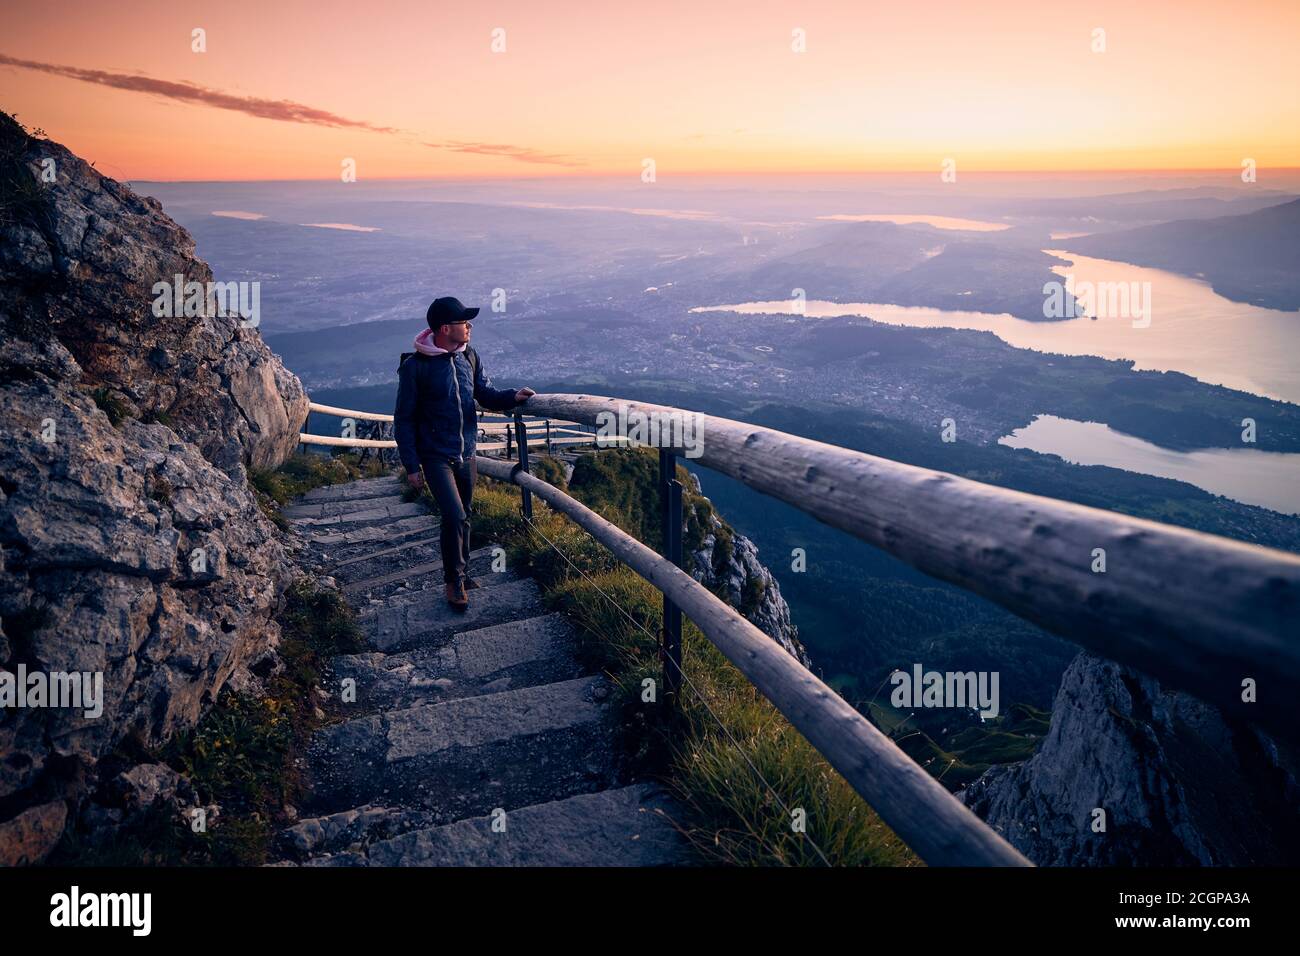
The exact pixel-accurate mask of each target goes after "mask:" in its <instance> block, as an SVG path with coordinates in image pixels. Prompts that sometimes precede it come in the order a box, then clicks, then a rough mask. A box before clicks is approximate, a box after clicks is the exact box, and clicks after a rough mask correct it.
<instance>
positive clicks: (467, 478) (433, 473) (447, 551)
mask: <svg viewBox="0 0 1300 956" xmlns="http://www.w3.org/2000/svg"><path fill="white" fill-rule="evenodd" d="M420 467H421V468H422V469H423V470H424V480H425V481H426V482H428V484H429V491H430V492H431V493H432V494H433V497H434V498H435V499H436V500H437V502H438V510H439V511H440V512H442V529H441V535H440V541H441V544H442V576H443V580H445V581H446V582H447V583H448V584H455V583H456V582H457V581H459V580H460V579H461V578H463V577H464V576H465V569H466V567H467V566H468V564H469V508H470V504H471V503H472V502H473V500H474V479H475V478H477V477H478V466H477V465H475V464H474V459H473V458H472V457H471V458H470V459H469V460H468V461H465V462H458V461H456V459H455V458H435V459H431V460H427V461H424V462H421V464H420Z"/></svg>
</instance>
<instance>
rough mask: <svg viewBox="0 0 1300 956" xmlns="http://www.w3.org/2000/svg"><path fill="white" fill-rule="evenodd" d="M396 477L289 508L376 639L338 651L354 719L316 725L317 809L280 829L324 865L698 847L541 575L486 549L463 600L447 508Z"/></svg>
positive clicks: (628, 856)
mask: <svg viewBox="0 0 1300 956" xmlns="http://www.w3.org/2000/svg"><path fill="white" fill-rule="evenodd" d="M401 493H402V486H401V484H400V483H399V481H398V479H396V478H392V477H385V478H374V479H365V480H361V481H354V482H351V483H349V484H345V485H334V486H330V487H326V488H318V489H316V490H314V491H311V492H309V493H308V494H306V495H304V496H303V497H302V498H300V499H298V501H296V502H295V503H294V504H292V505H291V506H289V507H287V508H286V509H285V511H284V514H285V516H286V517H287V518H289V519H290V521H292V522H293V523H294V525H295V526H296V527H297V529H298V530H299V531H300V532H301V533H302V534H303V536H304V537H305V539H306V542H307V544H306V549H305V551H304V560H305V562H306V563H308V564H311V565H313V566H314V567H315V569H316V570H317V571H318V572H319V573H321V574H325V575H330V576H332V577H333V578H334V580H335V581H336V582H337V583H338V585H339V586H340V587H341V588H342V590H343V593H344V595H345V596H346V597H347V599H348V601H349V602H350V603H351V604H352V605H353V607H354V608H356V610H357V612H358V618H359V621H360V623H361V626H362V628H363V629H364V631H365V633H366V635H367V637H368V640H369V644H370V646H371V649H370V650H367V651H366V652H364V653H360V654H351V655H344V656H340V657H336V658H335V659H334V660H333V661H332V664H331V671H332V673H331V675H330V678H329V680H330V684H331V692H332V693H335V694H337V692H338V689H339V688H340V687H341V686H342V685H341V682H342V681H343V680H345V679H349V678H350V679H351V680H353V681H355V686H356V691H357V693H356V703H352V704H349V703H345V704H342V705H341V706H342V708H343V710H344V712H345V713H346V714H348V716H347V718H346V719H344V720H343V721H342V722H339V723H334V724H330V725H328V726H326V727H324V728H322V729H321V730H320V731H319V732H318V733H317V734H316V736H315V738H314V739H313V740H312V742H311V746H310V748H309V752H308V755H307V767H306V768H305V769H306V772H307V776H308V779H309V795H308V797H307V799H306V801H305V803H304V806H303V808H302V811H303V812H304V814H311V816H306V817H305V818H304V819H301V820H299V821H298V823H297V824H295V825H294V826H292V827H290V828H289V829H287V830H285V831H284V832H283V833H281V834H280V846H281V850H282V855H283V857H284V860H283V862H285V863H297V864H302V865H307V866H602V865H604V866H665V865H681V864H686V863H688V862H690V857H689V855H688V850H687V846H686V842H685V840H684V839H683V838H682V837H681V836H680V834H679V833H678V831H677V829H676V828H675V826H674V825H673V823H672V820H673V819H675V818H677V817H678V816H679V813H678V811H677V809H676V808H675V807H674V806H673V803H672V801H671V799H670V798H669V796H668V795H667V794H666V793H665V792H664V791H663V789H662V788H661V787H659V786H657V785H656V784H653V783H648V782H632V781H628V780H627V779H626V778H625V777H626V775H625V773H624V772H623V769H622V768H621V766H620V760H619V759H618V756H617V750H616V747H615V744H614V737H615V730H616V728H615V725H614V720H615V719H616V717H615V714H614V713H613V707H612V702H611V688H610V686H609V684H608V683H607V681H606V680H605V678H604V677H602V676H600V675H593V674H586V673H584V672H583V670H582V667H581V666H580V665H579V663H578V658H577V655H576V637H575V634H574V631H573V628H572V626H571V625H570V624H569V622H568V621H567V620H566V619H565V618H564V616H563V615H561V614H558V613H554V612H551V613H548V612H547V611H546V609H545V608H544V606H543V604H542V598H541V593H540V591H539V590H538V588H537V585H536V583H535V582H533V581H532V580H531V579H529V578H526V577H523V576H521V575H519V574H516V573H515V572H513V571H495V572H494V571H493V569H492V563H493V562H492V552H491V549H490V548H482V549H479V550H476V551H474V552H473V554H472V555H471V560H470V569H469V573H470V576H471V577H472V578H474V580H475V581H477V582H478V584H479V585H480V587H479V588H477V589H474V590H471V591H469V598H470V607H469V610H468V611H465V612H456V611H454V610H453V609H452V608H451V607H449V606H448V605H447V603H446V600H445V597H444V594H443V587H442V583H443V582H442V562H441V560H440V558H439V549H438V519H437V517H436V516H435V515H432V514H430V513H429V509H428V508H427V507H426V506H425V504H424V503H423V502H414V503H408V502H404V501H403V500H402V495H401Z"/></svg>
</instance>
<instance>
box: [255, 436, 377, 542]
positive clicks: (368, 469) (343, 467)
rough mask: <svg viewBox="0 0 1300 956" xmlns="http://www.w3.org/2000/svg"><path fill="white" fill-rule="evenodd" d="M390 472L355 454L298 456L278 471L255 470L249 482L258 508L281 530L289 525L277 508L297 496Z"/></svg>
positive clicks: (374, 460) (305, 454) (307, 454)
mask: <svg viewBox="0 0 1300 956" xmlns="http://www.w3.org/2000/svg"><path fill="white" fill-rule="evenodd" d="M390 471H391V468H390V467H389V466H388V465H385V464H384V463H383V462H381V461H380V460H379V459H378V458H370V459H367V460H366V461H365V462H362V461H361V458H360V456H359V455H358V454H357V453H356V452H347V453H345V454H341V455H314V454H311V453H310V452H298V453H297V454H295V455H293V456H292V457H291V458H289V460H288V461H286V462H285V463H284V464H283V465H281V466H280V467H279V468H274V469H254V470H252V471H250V472H249V475H248V482H249V484H250V485H252V487H253V490H254V492H255V493H256V494H257V504H258V507H259V508H261V509H262V513H263V514H264V515H266V516H267V517H268V518H270V519H271V520H272V521H273V522H275V524H276V526H277V527H278V528H280V529H281V530H283V529H285V528H287V527H288V522H287V521H285V519H284V516H283V515H281V514H280V508H279V506H281V505H285V504H288V503H289V502H290V501H292V500H293V499H294V498H297V497H298V496H299V495H302V494H306V493H307V492H308V491H311V490H312V489H313V488H320V487H322V486H324V485H337V484H342V483H343V482H347V481H355V480H357V479H358V478H380V477H382V476H384V475H386V474H388V473H389V472H390Z"/></svg>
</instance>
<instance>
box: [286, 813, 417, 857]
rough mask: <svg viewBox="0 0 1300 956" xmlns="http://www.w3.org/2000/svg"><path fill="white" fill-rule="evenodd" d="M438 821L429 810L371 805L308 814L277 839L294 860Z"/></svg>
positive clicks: (367, 843) (367, 841)
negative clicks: (324, 813)
mask: <svg viewBox="0 0 1300 956" xmlns="http://www.w3.org/2000/svg"><path fill="white" fill-rule="evenodd" d="M433 825H434V818H433V815H432V814H431V813H429V812H428V811H427V810H403V809H401V808H400V807H397V808H390V807H381V806H374V805H368V806H364V807H357V808H355V809H352V810H340V811H339V812H338V813H331V814H327V815H325V816H323V817H308V818H306V819H303V820H299V821H298V822H297V823H295V824H294V825H293V826H291V827H288V828H286V829H284V830H281V831H280V833H279V834H278V835H277V839H276V842H277V844H278V845H279V848H280V849H281V850H282V851H283V852H284V853H285V854H287V855H288V856H289V857H291V858H292V859H293V860H297V861H302V860H306V859H307V858H309V857H311V856H316V855H326V854H332V853H338V852H343V851H347V850H349V848H352V847H357V848H360V847H362V846H366V845H369V844H371V843H375V842H377V841H379V840H390V839H392V838H393V837H396V836H399V835H400V834H403V833H407V832H409V831H411V830H425V829H428V828H429V827H431V826H433Z"/></svg>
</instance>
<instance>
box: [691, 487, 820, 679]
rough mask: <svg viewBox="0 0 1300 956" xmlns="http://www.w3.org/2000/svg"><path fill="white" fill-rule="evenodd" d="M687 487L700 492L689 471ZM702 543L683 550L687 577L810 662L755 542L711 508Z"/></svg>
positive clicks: (807, 662) (806, 662) (805, 665)
mask: <svg viewBox="0 0 1300 956" xmlns="http://www.w3.org/2000/svg"><path fill="white" fill-rule="evenodd" d="M690 479H691V485H692V489H693V491H694V492H695V494H697V495H700V496H701V497H703V494H702V492H701V487H700V479H699V477H698V476H697V475H695V474H694V473H691V475H690ZM708 521H709V527H708V528H707V529H706V530H705V533H704V538H703V542H702V543H701V545H700V547H699V548H697V549H696V550H695V551H694V552H693V553H691V554H688V555H686V556H685V557H686V562H687V565H688V568H687V570H688V571H689V572H690V575H691V577H693V578H695V580H697V581H699V582H700V583H701V584H703V585H704V586H705V587H707V588H709V589H710V590H712V591H714V592H715V593H719V594H721V595H722V596H723V597H724V600H726V601H727V603H728V604H730V605H731V606H732V607H735V608H737V609H738V610H739V611H740V612H741V613H742V614H744V615H745V617H746V619H747V620H748V621H749V622H750V623H751V624H753V625H754V626H755V627H757V628H758V629H759V630H760V631H762V632H763V633H764V634H766V635H767V636H768V637H770V638H772V640H774V641H776V642H777V643H778V644H780V645H781V646H782V647H783V648H785V649H786V651H788V652H789V653H790V654H791V655H793V656H794V657H795V659H797V660H798V661H799V663H801V664H803V666H804V667H810V666H811V661H810V659H809V657H808V652H807V651H806V650H805V649H804V646H803V644H802V643H800V641H799V630H798V628H796V627H795V626H794V624H793V623H792V622H791V620H790V606H789V605H788V604H786V603H785V598H783V597H782V596H781V586H780V585H779V584H777V581H776V578H774V577H773V576H772V572H771V571H769V570H768V569H767V567H766V566H765V565H764V564H763V562H762V561H760V560H759V557H758V546H757V545H755V544H754V542H753V541H751V540H750V539H749V538H747V537H745V536H744V535H743V534H740V533H739V532H737V531H736V530H734V529H733V528H731V527H730V526H729V525H727V524H726V523H725V522H724V521H723V520H722V519H721V518H719V517H718V516H717V514H716V513H713V514H710V515H709V517H708Z"/></svg>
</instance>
